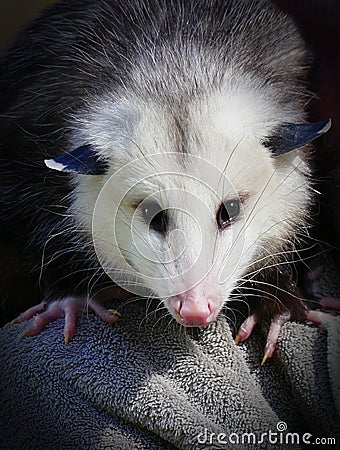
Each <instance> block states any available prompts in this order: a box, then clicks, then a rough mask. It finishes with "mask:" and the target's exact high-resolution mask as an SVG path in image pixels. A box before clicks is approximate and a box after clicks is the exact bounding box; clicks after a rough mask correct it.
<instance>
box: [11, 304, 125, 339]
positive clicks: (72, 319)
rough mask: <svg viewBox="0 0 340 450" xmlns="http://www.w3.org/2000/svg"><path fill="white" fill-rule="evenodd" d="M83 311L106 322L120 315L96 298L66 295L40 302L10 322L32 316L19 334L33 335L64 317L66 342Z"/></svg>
mask: <svg viewBox="0 0 340 450" xmlns="http://www.w3.org/2000/svg"><path fill="white" fill-rule="evenodd" d="M84 311H92V312H94V313H96V314H97V315H98V316H99V317H100V318H101V319H102V320H104V322H108V323H114V322H117V320H118V319H119V317H120V314H119V312H118V311H116V310H114V309H106V308H105V307H104V306H103V305H102V304H101V303H99V301H98V300H95V299H92V300H90V301H88V300H85V299H81V298H76V297H67V298H65V299H62V300H56V301H54V302H51V303H46V302H42V303H40V304H39V305H36V306H33V307H32V308H30V309H28V310H27V311H25V312H24V313H22V314H20V316H19V317H17V318H16V319H14V320H13V321H12V324H16V323H22V322H26V321H27V320H29V319H31V318H32V317H34V320H33V322H32V324H31V325H30V326H29V327H27V328H26V329H25V330H24V331H23V332H22V333H21V335H20V336H21V337H24V336H35V335H37V334H38V333H40V331H42V330H43V329H44V328H45V327H46V326H47V325H48V324H49V323H51V322H53V321H54V320H56V319H58V318H60V317H64V318H65V325H64V338H65V344H68V343H69V342H70V340H71V339H72V338H74V336H75V334H76V322H77V318H78V317H79V316H81V315H82V313H83V312H84Z"/></svg>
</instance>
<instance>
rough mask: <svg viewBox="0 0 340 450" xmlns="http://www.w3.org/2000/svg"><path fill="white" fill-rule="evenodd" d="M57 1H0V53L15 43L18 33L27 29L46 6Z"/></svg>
mask: <svg viewBox="0 0 340 450" xmlns="http://www.w3.org/2000/svg"><path fill="white" fill-rule="evenodd" d="M55 2H56V0H0V52H1V53H2V52H3V51H4V50H6V48H7V47H8V45H10V43H11V42H12V41H13V39H14V37H15V35H16V33H17V32H18V31H19V30H21V29H22V28H24V27H25V25H26V24H27V23H28V22H30V20H32V19H33V18H34V17H36V16H37V15H38V14H39V11H41V10H42V9H43V8H44V7H45V6H47V5H50V4H52V3H55Z"/></svg>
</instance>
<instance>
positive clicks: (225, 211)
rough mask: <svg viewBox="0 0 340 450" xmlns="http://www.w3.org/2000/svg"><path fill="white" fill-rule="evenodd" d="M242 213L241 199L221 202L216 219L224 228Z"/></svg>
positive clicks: (221, 227)
mask: <svg viewBox="0 0 340 450" xmlns="http://www.w3.org/2000/svg"><path fill="white" fill-rule="evenodd" d="M239 214H240V202H239V200H236V199H234V200H229V201H227V202H224V203H221V205H220V207H219V208H218V211H217V214H216V221H217V225H218V228H219V229H220V230H224V229H225V228H226V227H228V226H229V225H230V224H231V222H232V221H233V220H235V219H236V217H237V216H238V215H239Z"/></svg>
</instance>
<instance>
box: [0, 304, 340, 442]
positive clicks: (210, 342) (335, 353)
mask: <svg viewBox="0 0 340 450" xmlns="http://www.w3.org/2000/svg"><path fill="white" fill-rule="evenodd" d="M114 306H115V307H117V306H118V305H114ZM121 312H122V315H123V316H122V318H121V320H120V322H119V324H118V325H116V326H112V325H108V324H106V323H103V322H102V321H101V320H100V319H99V318H98V317H96V316H95V315H93V314H89V315H84V316H83V317H82V318H81V319H80V320H79V324H78V332H77V335H76V337H75V338H74V339H73V340H72V341H71V343H70V344H69V345H65V344H64V343H63V320H57V321H56V322H54V323H52V324H51V325H50V326H48V328H47V329H45V330H44V331H43V332H41V333H40V334H39V335H38V336H36V337H26V338H24V339H21V340H20V339H19V333H20V332H21V331H22V330H23V329H24V327H25V324H24V325H14V326H10V325H7V326H5V328H4V329H3V330H2V332H1V341H0V348H1V358H0V361H1V406H0V408H1V409H0V411H1V413H0V421H1V424H0V436H1V439H0V448H3V449H6V450H7V449H8V450H14V449H25V450H29V449H34V450H39V449H86V450H89V449H117V450H124V449H129V450H134V449H148V450H152V449H183V450H190V449H195V450H196V449H218V448H220V449H227V448H228V449H229V448H230V449H248V448H249V449H262V448H268V449H270V448H272V449H280V448H287V449H288V448H289V449H292V448H307V447H304V446H303V443H302V439H303V437H304V438H305V439H307V440H309V441H310V442H315V439H316V438H320V437H324V438H334V439H336V442H337V445H333V446H332V447H329V448H334V449H335V448H339V444H340V429H339V428H340V426H339V423H340V421H339V415H340V411H339V408H340V407H339V403H340V383H339V373H340V371H339V368H340V332H339V329H340V322H339V320H340V317H330V319H329V320H328V321H327V322H326V323H325V325H324V326H323V327H322V328H320V329H317V328H313V327H310V326H307V325H302V324H297V323H287V324H286V325H285V326H284V328H283V331H282V333H281V337H280V343H279V348H278V351H277V353H276V355H275V357H274V358H272V359H271V360H270V361H267V363H266V364H265V366H263V367H261V365H260V362H261V359H262V356H263V348H264V344H265V338H264V335H263V334H262V333H261V330H260V329H258V330H256V332H255V333H254V334H253V336H252V337H251V338H250V339H249V340H248V341H246V342H244V343H242V344H240V345H239V346H236V345H235V344H234V341H233V336H232V333H231V331H230V321H228V319H227V318H226V317H223V316H222V317H220V318H219V319H218V320H217V322H216V323H214V324H212V325H211V326H209V327H207V328H205V329H199V330H194V329H185V328H183V327H181V326H180V325H177V324H175V323H173V322H174V321H173V322H171V321H170V320H169V317H163V316H164V314H163V315H162V314H161V313H159V314H158V313H154V314H150V310H149V309H148V308H147V307H146V303H144V302H140V303H139V304H134V305H131V304H130V305H127V306H126V307H124V308H123V309H121ZM288 432H289V433H297V434H296V435H294V436H292V435H290V438H289V436H288V435H287V433H288ZM221 433H222V434H221ZM244 433H254V435H245V434H244ZM262 433H268V434H267V435H265V436H263V435H262ZM269 433H271V435H269ZM275 433H277V434H275ZM306 433H307V434H306ZM308 433H309V434H308ZM304 434H305V436H304ZM218 435H220V436H218ZM261 435H262V438H261ZM286 438H287V439H288V438H289V439H290V440H288V445H284V443H285V440H284V439H286ZM254 439H255V440H254ZM275 439H277V443H275ZM291 439H295V443H297V442H298V439H299V440H300V443H299V444H296V445H293V444H292V443H291ZM280 440H281V441H282V444H281V443H280ZM237 442H239V445H236V443H237ZM309 448H311V446H309Z"/></svg>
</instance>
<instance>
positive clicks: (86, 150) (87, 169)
mask: <svg viewBox="0 0 340 450" xmlns="http://www.w3.org/2000/svg"><path fill="white" fill-rule="evenodd" d="M44 163H45V164H46V166H47V167H48V168H49V169H54V170H59V171H61V172H76V173H82V174H84V175H104V174H105V173H106V172H107V170H108V165H107V163H106V162H104V161H102V160H100V159H99V158H98V156H97V155H96V153H95V152H94V151H93V149H92V147H91V145H82V146H81V147H78V148H76V149H75V150H73V151H72V152H69V153H65V154H64V155H61V156H57V157H56V158H53V159H45V161H44Z"/></svg>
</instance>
